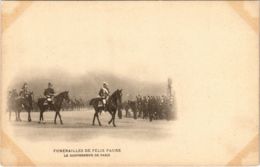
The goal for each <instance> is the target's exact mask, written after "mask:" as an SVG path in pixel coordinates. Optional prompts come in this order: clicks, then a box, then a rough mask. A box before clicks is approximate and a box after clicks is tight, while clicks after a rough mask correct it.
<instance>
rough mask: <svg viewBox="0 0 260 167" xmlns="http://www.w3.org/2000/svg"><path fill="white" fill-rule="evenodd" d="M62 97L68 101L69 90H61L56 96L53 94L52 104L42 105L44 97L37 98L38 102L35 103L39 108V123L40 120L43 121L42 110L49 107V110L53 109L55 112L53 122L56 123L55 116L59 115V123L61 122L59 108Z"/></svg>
mask: <svg viewBox="0 0 260 167" xmlns="http://www.w3.org/2000/svg"><path fill="white" fill-rule="evenodd" d="M64 99H65V100H66V101H67V102H69V101H70V99H69V92H68V91H64V92H61V93H60V94H58V95H57V96H54V104H53V106H49V105H44V102H45V100H46V98H39V99H38V103H37V104H38V106H39V109H40V120H39V123H41V121H43V112H44V111H46V110H48V109H49V110H51V111H55V112H56V113H55V118H54V123H55V124H56V118H57V116H59V118H60V123H61V124H63V123H62V120H61V115H60V110H61V105H62V102H63V100H64Z"/></svg>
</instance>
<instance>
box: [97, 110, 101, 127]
mask: <svg viewBox="0 0 260 167" xmlns="http://www.w3.org/2000/svg"><path fill="white" fill-rule="evenodd" d="M97 120H98V124H99V126H102V125H101V123H100V120H99V116H98V113H97Z"/></svg>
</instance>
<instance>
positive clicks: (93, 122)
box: [92, 110, 97, 125]
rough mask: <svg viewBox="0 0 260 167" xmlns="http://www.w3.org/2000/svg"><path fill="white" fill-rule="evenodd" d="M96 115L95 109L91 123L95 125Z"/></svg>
mask: <svg viewBox="0 0 260 167" xmlns="http://www.w3.org/2000/svg"><path fill="white" fill-rule="evenodd" d="M96 116H97V111H96V110H95V113H94V117H93V121H92V125H95V119H96Z"/></svg>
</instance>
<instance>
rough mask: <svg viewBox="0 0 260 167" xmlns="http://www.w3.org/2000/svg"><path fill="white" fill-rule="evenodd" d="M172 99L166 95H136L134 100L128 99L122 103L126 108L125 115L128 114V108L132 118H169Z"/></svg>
mask: <svg viewBox="0 0 260 167" xmlns="http://www.w3.org/2000/svg"><path fill="white" fill-rule="evenodd" d="M172 105H173V104H172V101H171V99H170V98H168V97H167V96H164V95H163V96H141V95H138V96H136V100H135V101H131V100H128V101H127V103H124V104H123V107H124V109H125V110H126V117H128V115H129V109H131V110H132V112H133V116H134V119H137V118H138V117H139V118H143V119H147V118H149V120H150V121H152V120H154V119H167V120H170V119H171V115H172V112H173V111H172Z"/></svg>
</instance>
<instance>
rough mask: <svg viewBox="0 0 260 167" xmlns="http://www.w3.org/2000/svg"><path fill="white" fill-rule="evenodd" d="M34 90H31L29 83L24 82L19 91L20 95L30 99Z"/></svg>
mask: <svg viewBox="0 0 260 167" xmlns="http://www.w3.org/2000/svg"><path fill="white" fill-rule="evenodd" d="M32 94H33V92H32V91H30V90H29V86H28V84H27V83H26V82H25V83H24V84H23V87H22V88H21V90H20V92H19V96H20V97H21V98H24V99H28V98H29V96H30V95H32Z"/></svg>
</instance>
